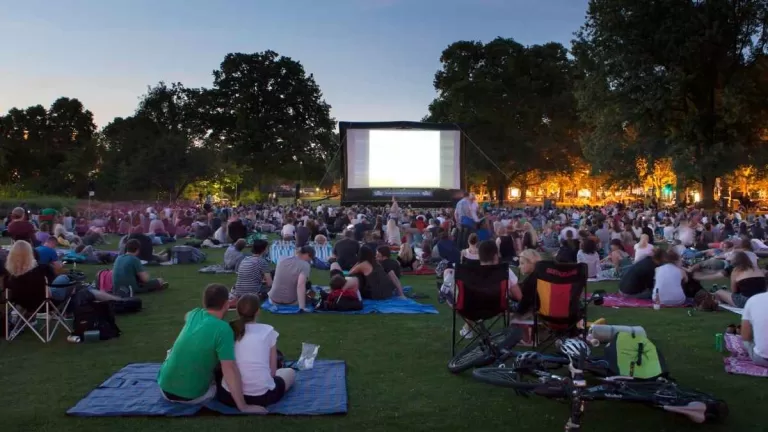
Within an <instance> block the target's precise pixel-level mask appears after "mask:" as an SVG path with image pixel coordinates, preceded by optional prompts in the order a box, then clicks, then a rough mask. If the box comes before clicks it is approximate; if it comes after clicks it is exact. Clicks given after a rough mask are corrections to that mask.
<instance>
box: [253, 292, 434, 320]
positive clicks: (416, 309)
mask: <svg viewBox="0 0 768 432" xmlns="http://www.w3.org/2000/svg"><path fill="white" fill-rule="evenodd" d="M312 288H313V289H314V290H315V291H317V290H321V289H324V288H325V287H320V286H314V287H312ZM403 292H404V293H409V292H411V287H403ZM261 308H262V309H264V310H267V311H269V312H272V313H274V314H280V315H293V314H298V313H300V311H299V306H298V305H278V304H273V303H272V301H271V300H269V299H267V300H266V301H265V302H264V303H262V304H261ZM307 309H309V310H310V311H312V312H314V313H328V314H346V315H365V314H373V313H378V314H436V313H438V312H437V309H435V307H434V306H433V305H430V304H421V303H419V302H417V301H415V300H412V299H409V298H406V299H401V298H398V297H392V298H390V299H387V300H366V299H363V309H362V310H359V311H344V312H339V311H320V310H315V309H314V307H313V306H311V305H307Z"/></svg>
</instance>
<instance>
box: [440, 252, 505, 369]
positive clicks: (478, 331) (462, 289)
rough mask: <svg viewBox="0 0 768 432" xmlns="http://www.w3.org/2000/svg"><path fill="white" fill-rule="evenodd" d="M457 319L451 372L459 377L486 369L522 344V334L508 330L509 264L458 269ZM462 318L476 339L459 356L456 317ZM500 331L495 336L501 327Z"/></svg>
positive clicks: (453, 325)
mask: <svg viewBox="0 0 768 432" xmlns="http://www.w3.org/2000/svg"><path fill="white" fill-rule="evenodd" d="M454 280H455V287H454V291H453V305H452V306H453V318H452V328H451V355H452V359H451V361H450V362H449V363H448V368H449V370H450V371H451V372H454V373H459V372H462V371H464V370H466V369H469V368H471V367H476V366H486V365H488V364H490V363H492V362H493V361H494V360H495V359H498V358H499V357H500V356H501V350H502V349H503V348H505V347H507V348H510V347H511V346H514V345H515V344H517V342H518V341H519V334H520V332H519V330H518V329H510V328H508V327H507V312H508V310H509V303H508V288H509V267H508V266H507V265H505V264H499V265H492V266H482V265H478V264H460V265H458V266H456V269H455V276H454ZM457 314H458V315H459V316H461V318H462V319H463V321H464V322H465V323H466V324H467V326H468V328H469V329H470V330H471V332H472V334H473V336H472V337H471V338H470V341H469V342H468V343H466V345H463V346H462V347H461V348H462V349H461V351H460V352H459V353H458V354H456V348H457V346H459V345H461V344H460V342H462V339H463V338H461V339H458V340H457V337H456V315H457ZM499 322H500V323H501V324H502V328H501V330H500V331H497V332H495V333H492V332H491V330H492V329H493V328H494V326H495V325H496V324H497V323H499Z"/></svg>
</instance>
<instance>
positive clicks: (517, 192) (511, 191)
mask: <svg viewBox="0 0 768 432" xmlns="http://www.w3.org/2000/svg"><path fill="white" fill-rule="evenodd" d="M509 196H511V197H512V198H517V197H519V196H520V189H518V188H509Z"/></svg>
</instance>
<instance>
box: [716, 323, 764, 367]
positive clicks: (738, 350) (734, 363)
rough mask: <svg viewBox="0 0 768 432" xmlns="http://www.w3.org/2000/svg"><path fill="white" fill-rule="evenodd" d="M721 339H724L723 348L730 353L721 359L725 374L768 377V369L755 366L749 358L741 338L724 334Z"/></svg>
mask: <svg viewBox="0 0 768 432" xmlns="http://www.w3.org/2000/svg"><path fill="white" fill-rule="evenodd" d="M723 337H724V338H725V348H726V349H727V350H728V351H729V352H730V353H731V356H730V357H725V358H723V362H724V363H725V371H726V372H728V373H730V374H737V375H750V376H756V377H768V368H766V367H762V366H758V365H756V364H755V363H754V362H752V360H751V359H750V358H749V354H748V353H747V350H746V348H744V345H743V344H742V343H741V336H739V335H735V334H728V333H726V334H724V335H723Z"/></svg>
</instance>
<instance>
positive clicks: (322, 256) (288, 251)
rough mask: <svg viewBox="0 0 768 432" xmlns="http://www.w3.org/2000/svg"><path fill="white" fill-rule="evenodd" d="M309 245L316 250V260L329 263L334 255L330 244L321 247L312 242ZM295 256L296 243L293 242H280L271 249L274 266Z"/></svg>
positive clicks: (275, 243) (270, 253)
mask: <svg viewBox="0 0 768 432" xmlns="http://www.w3.org/2000/svg"><path fill="white" fill-rule="evenodd" d="M308 245H309V246H312V247H313V248H314V249H315V258H317V259H319V260H321V261H324V262H328V258H330V257H331V255H333V246H331V245H330V244H328V243H326V244H324V245H322V246H321V245H318V244H316V243H313V242H310V243H308ZM294 255H296V243H294V242H292V241H285V240H278V241H275V242H273V243H272V245H271V246H270V247H269V258H270V260H272V263H273V264H277V263H278V262H279V261H280V260H282V259H284V258H288V257H292V256H294Z"/></svg>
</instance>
